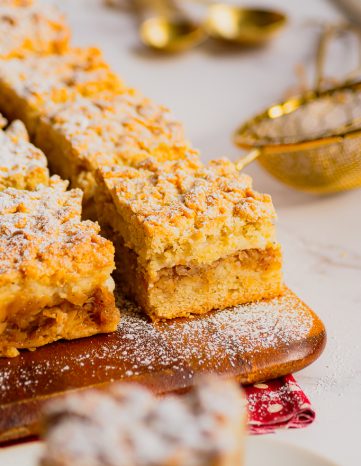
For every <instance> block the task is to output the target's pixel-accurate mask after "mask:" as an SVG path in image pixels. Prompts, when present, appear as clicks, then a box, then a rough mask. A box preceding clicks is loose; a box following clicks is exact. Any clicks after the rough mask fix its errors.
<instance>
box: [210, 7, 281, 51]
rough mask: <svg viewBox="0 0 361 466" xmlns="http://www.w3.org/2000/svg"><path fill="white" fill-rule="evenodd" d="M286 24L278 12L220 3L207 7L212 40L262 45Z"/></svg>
mask: <svg viewBox="0 0 361 466" xmlns="http://www.w3.org/2000/svg"><path fill="white" fill-rule="evenodd" d="M286 21H287V18H286V16H285V15H284V14H283V13H281V12H278V11H272V10H263V9H255V8H243V7H240V6H236V5H227V4H224V3H217V4H214V5H211V6H210V7H209V8H208V14H207V18H206V21H205V29H206V31H207V34H208V35H209V36H210V37H212V38H213V39H217V40H221V41H224V42H233V43H237V44H242V45H260V44H262V43H264V42H266V41H268V40H269V39H271V38H272V37H273V36H274V35H275V34H276V33H277V32H279V31H280V29H281V28H282V27H283V26H284V25H285V24H286Z"/></svg>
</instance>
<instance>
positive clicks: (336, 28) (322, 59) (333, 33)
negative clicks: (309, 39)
mask: <svg viewBox="0 0 361 466" xmlns="http://www.w3.org/2000/svg"><path fill="white" fill-rule="evenodd" d="M344 32H353V33H354V34H355V35H357V37H358V39H359V59H358V65H357V67H356V68H355V69H354V70H353V71H351V73H348V74H347V75H346V77H345V83H347V82H349V81H352V80H353V79H354V78H355V77H356V76H357V74H359V73H360V72H361V31H360V30H359V29H358V28H356V27H355V26H353V25H351V24H348V23H344V24H337V25H335V24H333V25H327V26H326V27H325V28H324V31H323V32H322V34H321V37H320V40H319V43H318V47H317V54H316V83H315V88H316V91H318V92H320V91H321V90H322V85H323V81H324V79H325V76H324V72H325V63H326V55H327V50H328V47H329V44H330V42H331V40H332V39H334V38H335V37H337V36H338V35H339V34H342V33H344Z"/></svg>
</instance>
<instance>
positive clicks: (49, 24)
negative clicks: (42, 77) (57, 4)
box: [0, 0, 69, 58]
mask: <svg viewBox="0 0 361 466" xmlns="http://www.w3.org/2000/svg"><path fill="white" fill-rule="evenodd" d="M68 35H69V31H68V29H67V26H66V24H65V20H64V17H63V15H62V14H61V13H60V12H59V11H58V10H57V9H56V8H54V7H52V6H50V5H44V4H38V3H36V2H33V1H30V0H1V1H0V36H1V37H2V38H6V40H4V39H2V40H1V41H0V57H2V58H11V57H22V56H24V55H26V54H27V53H28V52H51V51H61V50H63V49H64V48H65V47H66V45H67V41H68Z"/></svg>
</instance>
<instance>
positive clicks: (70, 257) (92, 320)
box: [0, 177, 119, 356]
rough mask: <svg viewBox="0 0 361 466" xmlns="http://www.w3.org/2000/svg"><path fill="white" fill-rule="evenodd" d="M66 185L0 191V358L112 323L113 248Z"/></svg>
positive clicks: (116, 318)
mask: <svg viewBox="0 0 361 466" xmlns="http://www.w3.org/2000/svg"><path fill="white" fill-rule="evenodd" d="M66 186H67V182H64V181H61V180H60V179H59V178H58V177H53V178H51V180H50V186H49V187H45V186H40V187H39V188H38V189H37V190H36V191H33V192H30V191H20V190H16V189H13V188H8V189H6V190H4V191H3V192H1V193H0V355H3V356H4V355H5V356H13V355H16V354H17V348H33V347H37V346H41V345H43V344H45V343H49V342H50V341H55V340H57V339H60V338H78V337H82V336H85V335H91V334H94V333H100V332H108V331H113V330H115V329H116V327H117V324H118V321H119V311H118V310H117V309H116V307H115V303H114V297H113V294H112V291H113V286H114V285H113V281H112V279H111V276H110V274H111V272H112V271H113V269H114V248H113V245H112V244H111V243H110V242H109V241H107V240H106V239H104V238H102V237H101V236H99V235H98V231H99V227H98V225H97V224H95V223H93V222H90V221H85V222H82V221H81V220H80V215H81V196H82V193H81V191H80V190H71V191H66V190H65V189H66Z"/></svg>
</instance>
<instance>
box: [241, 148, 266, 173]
mask: <svg viewBox="0 0 361 466" xmlns="http://www.w3.org/2000/svg"><path fill="white" fill-rule="evenodd" d="M261 152H262V150H261V149H253V150H251V152H249V153H248V154H247V155H245V156H244V157H242V158H241V159H240V160H239V161H238V162H236V169H237V170H239V171H241V170H243V169H244V167H246V166H247V165H249V164H250V163H251V162H253V161H254V160H256V159H257V158H258V157H259V156H260V155H261Z"/></svg>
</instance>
